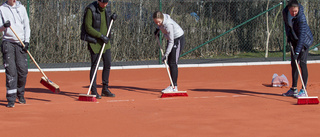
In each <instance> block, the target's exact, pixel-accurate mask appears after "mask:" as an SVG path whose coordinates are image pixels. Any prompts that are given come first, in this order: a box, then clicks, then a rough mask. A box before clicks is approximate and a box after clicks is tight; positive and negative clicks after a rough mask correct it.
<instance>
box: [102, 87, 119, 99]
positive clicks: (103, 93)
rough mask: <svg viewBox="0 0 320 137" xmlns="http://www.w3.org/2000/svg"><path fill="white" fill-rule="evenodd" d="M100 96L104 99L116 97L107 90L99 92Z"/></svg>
mask: <svg viewBox="0 0 320 137" xmlns="http://www.w3.org/2000/svg"><path fill="white" fill-rule="evenodd" d="M101 96H106V97H115V96H116V95H115V94H113V93H111V92H110V90H109V89H104V90H102V92H101Z"/></svg>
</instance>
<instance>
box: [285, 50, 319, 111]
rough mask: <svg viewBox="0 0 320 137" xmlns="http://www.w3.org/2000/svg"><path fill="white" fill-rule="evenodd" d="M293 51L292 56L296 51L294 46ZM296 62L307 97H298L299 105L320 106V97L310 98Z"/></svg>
mask: <svg viewBox="0 0 320 137" xmlns="http://www.w3.org/2000/svg"><path fill="white" fill-rule="evenodd" d="M291 51H292V54H294V50H293V47H292V45H291ZM294 62H295V64H296V67H297V69H298V73H299V77H300V80H301V83H302V87H303V90H304V91H305V93H306V97H298V101H297V104H298V105H308V104H319V100H318V96H312V97H309V96H308V93H307V90H306V87H305V85H304V82H303V79H302V76H301V72H300V68H299V66H298V62H297V60H296V59H295V60H294Z"/></svg>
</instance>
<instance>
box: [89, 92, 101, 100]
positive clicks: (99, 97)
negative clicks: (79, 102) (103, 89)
mask: <svg viewBox="0 0 320 137" xmlns="http://www.w3.org/2000/svg"><path fill="white" fill-rule="evenodd" d="M91 95H96V99H101V96H100V95H99V94H98V93H91Z"/></svg>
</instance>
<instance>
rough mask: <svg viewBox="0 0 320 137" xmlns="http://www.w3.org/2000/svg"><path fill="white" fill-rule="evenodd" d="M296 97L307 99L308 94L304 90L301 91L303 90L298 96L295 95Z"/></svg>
mask: <svg viewBox="0 0 320 137" xmlns="http://www.w3.org/2000/svg"><path fill="white" fill-rule="evenodd" d="M295 97H296V98H299V97H307V94H306V92H305V91H304V90H303V89H301V90H300V91H299V93H298V95H295Z"/></svg>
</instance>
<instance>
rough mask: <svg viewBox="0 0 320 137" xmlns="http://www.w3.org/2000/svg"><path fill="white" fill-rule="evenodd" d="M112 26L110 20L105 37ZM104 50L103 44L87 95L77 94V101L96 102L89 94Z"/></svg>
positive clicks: (94, 97) (94, 96)
mask: <svg viewBox="0 0 320 137" xmlns="http://www.w3.org/2000/svg"><path fill="white" fill-rule="evenodd" d="M112 24H113V20H111V22H110V26H109V30H108V33H107V37H108V36H109V33H110V30H111V26H112ZM104 48H105V43H103V46H102V48H101V51H100V55H99V58H98V62H97V66H96V68H95V70H94V73H93V76H92V79H91V82H90V86H89V89H88V92H87V94H79V99H78V100H79V101H90V102H96V101H97V98H96V95H89V93H90V91H91V88H92V84H93V81H94V78H95V77H96V74H97V70H98V67H99V63H100V60H101V57H102V54H103V51H104Z"/></svg>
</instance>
